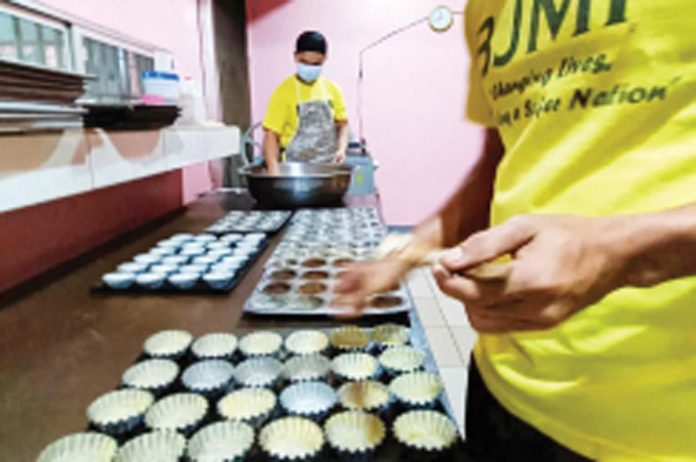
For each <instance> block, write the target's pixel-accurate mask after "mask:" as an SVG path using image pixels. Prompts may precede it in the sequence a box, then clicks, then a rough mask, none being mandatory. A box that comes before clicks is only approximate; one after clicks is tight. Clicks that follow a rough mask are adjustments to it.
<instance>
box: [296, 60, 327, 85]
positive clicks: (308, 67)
mask: <svg viewBox="0 0 696 462" xmlns="http://www.w3.org/2000/svg"><path fill="white" fill-rule="evenodd" d="M320 74H321V64H305V63H297V75H298V76H299V77H300V78H301V79H302V80H304V81H305V82H307V83H312V82H314V81H315V80H317V79H318V78H319V75H320Z"/></svg>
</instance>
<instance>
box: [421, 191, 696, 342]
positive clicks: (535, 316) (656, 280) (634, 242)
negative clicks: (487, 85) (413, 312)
mask: <svg viewBox="0 0 696 462" xmlns="http://www.w3.org/2000/svg"><path fill="white" fill-rule="evenodd" d="M504 255H510V256H512V260H511V261H510V263H509V265H510V273H509V276H508V277H507V279H506V280H504V281H501V282H495V283H491V282H477V281H474V280H472V279H469V278H466V277H462V276H461V275H459V274H458V273H461V271H464V270H466V269H467V268H471V267H473V266H476V265H478V264H480V263H482V262H486V261H490V260H494V259H496V258H499V257H501V256H504ZM694 255H696V204H691V205H687V206H684V207H680V208H676V209H671V210H666V211H662V212H656V213H648V214H639V215H618V216H608V217H600V218H588V217H578V216H558V215H555V216H554V215H539V216H518V217H514V218H512V219H510V220H508V221H507V222H505V223H503V224H502V225H500V226H497V227H494V228H491V229H489V230H486V231H483V232H480V233H477V234H474V235H472V236H471V237H469V239H467V240H466V241H464V242H463V243H462V244H461V245H460V246H458V247H457V249H453V250H452V251H450V252H449V253H448V254H447V255H445V256H444V257H443V258H442V260H441V262H440V264H441V265H442V267H441V268H436V269H435V277H436V280H437V282H438V285H439V286H440V288H441V289H442V290H443V291H444V292H445V293H447V294H448V295H450V296H452V297H454V298H457V299H459V300H460V301H462V302H463V303H464V306H465V307H466V310H467V314H468V316H469V319H470V321H471V324H472V326H473V327H474V328H475V329H476V330H478V331H480V332H486V333H503V332H509V331H527V330H541V329H548V328H552V327H554V326H556V325H558V324H560V323H561V322H563V321H564V320H566V319H568V318H569V317H570V316H572V315H573V314H575V313H577V312H578V311H580V310H582V309H584V308H586V307H588V306H590V305H592V304H594V303H596V302H598V301H599V300H601V299H602V298H604V297H605V296H606V295H607V294H609V293H610V292H612V291H614V290H616V289H619V288H621V287H631V286H633V287H649V286H653V285H656V284H660V283H662V282H665V281H668V280H670V279H675V278H680V277H685V276H690V275H696V259H694V258H693V256H694Z"/></svg>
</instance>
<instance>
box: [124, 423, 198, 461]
mask: <svg viewBox="0 0 696 462" xmlns="http://www.w3.org/2000/svg"><path fill="white" fill-rule="evenodd" d="M185 451H186V438H184V437H183V436H182V435H180V434H179V433H177V432H175V431H171V430H162V431H152V432H147V433H144V434H142V435H140V436H137V437H135V438H133V439H132V440H130V441H128V442H127V443H126V444H124V445H123V446H121V448H120V449H119V451H118V455H117V456H116V460H115V462H146V461H157V462H178V461H179V460H181V458H182V457H183V455H184V452H185Z"/></svg>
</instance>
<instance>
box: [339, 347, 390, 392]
mask: <svg viewBox="0 0 696 462" xmlns="http://www.w3.org/2000/svg"><path fill="white" fill-rule="evenodd" d="M331 371H332V373H333V378H334V382H335V383H336V384H337V385H342V384H345V383H347V382H359V381H366V380H379V378H380V375H381V369H380V366H379V362H378V361H377V360H376V359H375V358H374V357H373V356H372V355H369V354H367V353H343V354H341V355H338V356H336V357H335V358H334V359H333V360H332V361H331Z"/></svg>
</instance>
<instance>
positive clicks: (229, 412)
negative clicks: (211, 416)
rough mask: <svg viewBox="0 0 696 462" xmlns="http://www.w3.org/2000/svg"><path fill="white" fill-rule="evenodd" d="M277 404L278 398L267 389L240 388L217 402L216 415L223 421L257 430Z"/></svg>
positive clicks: (271, 413) (272, 412)
mask: <svg viewBox="0 0 696 462" xmlns="http://www.w3.org/2000/svg"><path fill="white" fill-rule="evenodd" d="M277 403H278V398H276V395H275V393H274V392H273V391H272V390H270V389H268V388H240V389H238V390H235V391H233V392H231V393H228V394H227V395H225V396H224V397H223V398H222V399H220V401H218V403H217V413H218V415H219V416H220V417H222V418H223V419H226V420H238V421H241V422H246V423H248V424H250V425H251V426H252V427H254V428H259V427H260V426H261V425H263V424H264V423H266V421H267V420H268V419H269V418H270V417H271V416H272V415H273V414H274V411H275V409H276V405H277Z"/></svg>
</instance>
